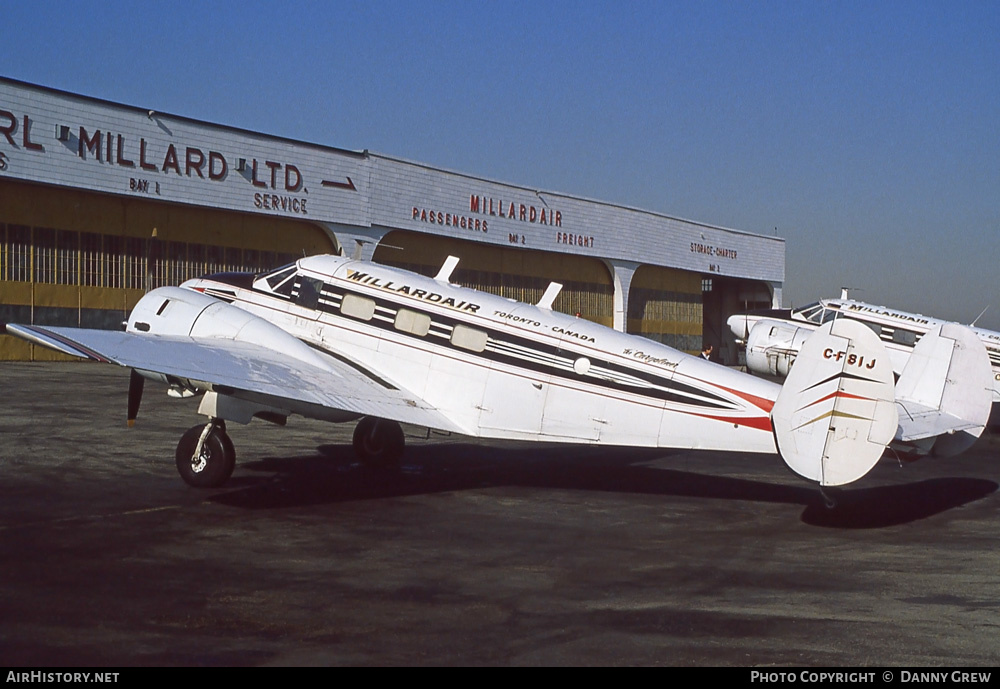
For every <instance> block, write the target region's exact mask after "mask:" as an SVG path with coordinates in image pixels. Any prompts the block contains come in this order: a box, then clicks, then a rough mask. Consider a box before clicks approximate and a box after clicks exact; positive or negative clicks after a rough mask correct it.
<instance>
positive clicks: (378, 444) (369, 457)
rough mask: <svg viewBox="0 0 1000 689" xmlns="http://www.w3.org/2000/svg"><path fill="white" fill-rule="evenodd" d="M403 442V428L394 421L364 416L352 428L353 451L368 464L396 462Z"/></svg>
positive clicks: (401, 451) (380, 464) (376, 464)
mask: <svg viewBox="0 0 1000 689" xmlns="http://www.w3.org/2000/svg"><path fill="white" fill-rule="evenodd" d="M405 444H406V440H405V439H404V438H403V429H402V427H400V425H399V424H398V423H396V422H395V421H387V420H386V419H378V418H375V417H374V416H366V417H365V418H363V419H361V421H359V422H358V425H357V426H355V428H354V452H355V453H357V455H358V458H359V459H360V460H361V461H362V462H364V463H365V464H368V465H370V466H378V467H384V466H388V465H391V464H394V463H396V462H397V461H398V460H399V458H400V457H401V456H402V455H403V447H404V445H405Z"/></svg>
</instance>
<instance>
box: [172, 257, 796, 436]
mask: <svg viewBox="0 0 1000 689" xmlns="http://www.w3.org/2000/svg"><path fill="white" fill-rule="evenodd" d="M286 272H287V274H285V273H281V272H280V271H275V272H273V273H271V274H268V275H265V276H262V277H259V278H258V279H256V280H254V281H253V283H252V284H251V283H249V281H246V282H244V283H240V284H237V283H238V282H239V281H235V280H225V279H224V276H219V277H208V278H202V279H198V280H191V281H188V282H187V283H185V284H184V285H183V287H185V288H187V289H194V290H196V291H199V292H202V293H204V294H207V295H210V296H213V297H216V298H218V299H222V300H224V301H227V302H229V303H231V304H232V305H233V306H237V307H239V308H240V309H243V310H245V311H247V312H249V313H251V314H254V315H256V316H258V317H260V318H262V319H264V320H267V321H269V322H271V323H273V324H275V325H277V326H278V327H280V328H281V329H282V330H284V331H286V332H288V333H289V334H291V335H293V336H294V337H295V338H296V339H298V340H300V341H302V342H305V343H306V344H308V345H310V346H311V347H312V348H314V349H315V350H317V351H319V352H326V353H327V354H328V355H330V356H335V357H337V358H338V359H341V360H344V359H346V360H349V362H350V363H351V365H352V366H354V367H355V368H357V369H358V370H361V371H363V372H364V373H366V374H367V375H369V376H370V377H372V379H374V380H380V381H383V382H384V383H385V384H386V385H391V386H396V387H398V388H401V389H404V390H407V391H409V392H410V393H412V394H413V395H414V396H416V397H418V398H420V399H421V400H423V401H424V402H426V403H427V404H428V405H429V406H431V407H433V408H435V409H437V410H439V411H440V412H441V413H442V414H443V415H445V416H446V417H448V418H449V419H450V420H451V421H452V422H453V423H454V424H455V425H457V426H458V427H460V428H461V429H462V430H463V432H465V433H467V434H468V435H471V436H480V437H493V438H510V439H531V440H550V441H555V442H582V443H601V444H612V445H630V446H649V447H689V448H702V449H720V450H742V451H747V452H768V453H773V452H775V451H776V450H775V443H774V437H773V433H772V429H771V421H770V410H771V407H772V406H773V403H774V400H775V399H776V397H777V395H778V392H779V390H780V387H779V386H778V385H776V384H773V383H770V382H767V381H764V380H761V379H757V378H754V377H752V376H747V375H745V374H743V373H740V372H738V371H734V370H731V369H727V368H725V367H723V366H720V365H718V364H714V363H711V362H709V361H705V360H703V359H699V358H695V357H692V356H689V355H687V354H684V353H682V352H679V351H677V350H674V349H672V348H670V347H667V346H664V345H661V344H658V343H656V342H653V341H650V340H647V339H644V338H641V337H637V336H633V335H627V334H624V333H620V332H617V331H615V330H612V329H610V328H606V327H603V326H600V325H597V324H594V323H591V322H589V321H586V320H583V319H579V318H573V317H571V316H568V315H565V314H561V313H558V312H555V311H552V310H550V309H545V308H539V307H537V306H534V305H530V304H524V303H521V302H516V301H513V300H509V299H504V298H501V297H497V296H494V295H490V294H486V293H483V292H477V291H474V290H471V289H467V288H463V287H460V286H457V285H454V284H450V283H448V282H446V281H444V280H435V279H431V278H427V277H423V276H420V275H417V274H415V273H411V272H408V271H403V270H399V269H394V268H389V267H386V266H381V265H377V264H372V263H367V262H360V261H353V260H349V259H345V258H339V257H335V256H314V257H310V258H304V259H302V260H300V261H298V262H297V264H296V265H295V267H294V268H293V267H289V268H288V269H287V271H286Z"/></svg>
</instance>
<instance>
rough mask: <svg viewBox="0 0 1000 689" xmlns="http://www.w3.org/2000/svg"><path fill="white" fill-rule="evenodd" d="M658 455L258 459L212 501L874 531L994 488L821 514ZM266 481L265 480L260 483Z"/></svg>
mask: <svg viewBox="0 0 1000 689" xmlns="http://www.w3.org/2000/svg"><path fill="white" fill-rule="evenodd" d="M664 457H669V454H665V453H664V451H663V450H636V449H634V448H580V447H578V446H577V447H567V446H545V447H541V448H540V447H538V446H537V445H531V446H526V447H519V448H516V449H511V448H502V447H486V446H482V445H475V444H466V443H444V444H440V445H433V444H431V445H418V446H410V447H409V448H407V452H406V456H405V458H404V461H403V463H402V464H401V465H399V466H398V467H393V468H386V469H374V468H370V467H366V466H364V465H362V464H360V463H359V462H358V461H357V460H356V458H355V456H354V452H353V449H352V448H351V446H349V445H322V446H320V447H319V448H317V454H314V455H308V456H296V457H285V458H277V457H267V458H265V459H263V460H260V461H256V462H250V463H244V464H241V467H242V468H244V469H248V470H250V471H253V472H259V473H260V474H261V475H260V476H250V477H246V476H244V477H237V478H234V479H232V480H231V481H230V482H229V484H228V485H227V488H226V489H225V491H224V492H220V493H219V494H217V495H214V496H212V497H210V498H209V500H211V501H213V502H218V503H221V504H226V505H230V506H234V507H240V508H244V509H250V510H267V509H282V508H289V507H302V506H308V505H321V504H333V503H338V502H349V501H359V500H377V499H384V498H394V497H404V496H408V495H427V494H433V493H444V492H450V491H462V490H470V489H482V488H495V487H505V486H506V487H521V488H548V489H558V490H578V491H593V492H616V493H631V494H636V495H660V496H664V497H671V496H673V497H691V498H707V499H722V500H744V501H751V502H764V503H782V504H789V505H802V506H803V507H804V510H803V512H802V515H801V519H802V521H803V522H804V523H805V524H808V525H810V526H818V527H825V528H833V529H877V528H884V527H889V526H896V525H900V524H906V523H909V522H913V521H917V520H921V519H927V518H928V517H932V516H934V515H937V514H941V513H943V512H946V511H948V510H951V509H954V508H957V507H961V506H962V505H965V504H967V503H970V502H974V501H976V500H980V499H982V498H984V497H986V496H988V495H990V494H992V493H994V492H996V491H997V489H998V488H1000V485H998V484H997V483H995V482H994V481H988V480H985V479H976V478H961V477H956V478H934V479H926V480H921V481H915V482H912V483H904V484H898V485H888V486H875V487H866V488H852V489H847V490H837V491H836V492H833V493H831V491H827V492H828V494H830V495H831V496H832V497H834V498H835V501H836V506H835V507H833V508H830V507H827V505H826V500H825V499H824V497H823V495H822V494H821V493H820V492H819V490H818V489H816V488H813V487H810V486H807V485H803V486H789V485H782V484H779V483H767V482H763V481H755V480H749V479H740V478H732V477H725V476H714V475H708V474H701V473H695V472H691V471H680V470H676V469H668V468H661V467H656V466H646V465H644V464H643V463H644V462H651V461H652V460H654V459H662V458H664ZM265 474H266V475H265Z"/></svg>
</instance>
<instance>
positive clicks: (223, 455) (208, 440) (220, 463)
mask: <svg viewBox="0 0 1000 689" xmlns="http://www.w3.org/2000/svg"><path fill="white" fill-rule="evenodd" d="M176 456H177V471H179V472H180V475H181V478H182V479H184V482H185V483H187V484H188V485H190V486H194V487H195V488H218V487H219V486H221V485H222V484H224V483H225V482H226V481H228V480H229V477H230V476H232V475H233V468H234V467H235V466H236V448H235V447H233V441H232V440H230V439H229V436H228V435H227V434H226V422H225V421H223V420H222V419H212V420H211V421H209V422H208V423H207V424H205V425H198V426H193V427H191V428H190V429H188V431H187V433H185V434H184V435H183V436H181V441H180V442H179V443H177V455H176Z"/></svg>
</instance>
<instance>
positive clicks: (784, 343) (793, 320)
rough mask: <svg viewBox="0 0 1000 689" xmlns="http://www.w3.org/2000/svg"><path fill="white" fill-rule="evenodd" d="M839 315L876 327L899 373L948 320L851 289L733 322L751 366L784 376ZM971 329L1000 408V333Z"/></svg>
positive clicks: (731, 325)
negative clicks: (870, 300) (880, 302)
mask: <svg viewBox="0 0 1000 689" xmlns="http://www.w3.org/2000/svg"><path fill="white" fill-rule="evenodd" d="M838 318H850V319H852V320H855V321H859V322H861V323H864V324H865V325H866V326H868V327H869V328H871V330H872V331H873V332H874V333H875V334H876V335H878V336H879V339H881V340H882V343H883V345H884V346H885V348H886V351H887V352H888V353H889V360H890V361H891V362H892V368H893V371H895V372H896V374H897V375H898V374H901V373H902V372H903V370H904V369H905V368H906V364H907V362H908V361H909V360H910V355H911V354H912V352H913V351H914V346H915V345H916V344H917V343H918V342H919V341H920V339H921V338H923V337H924V336H925V335H926V334H927V333H928V332H929V331H931V330H933V329H935V328H938V327H940V326H943V325H945V324H946V323H947V321H942V320H938V319H936V318H931V317H929V316H923V315H921V314H919V313H907V312H906V311H900V310H898V309H890V308H886V307H885V306H877V305H875V304H866V303H865V302H861V301H856V300H853V299H848V298H847V290H844V294H843V295H842V296H841V298H840V299H821V300H820V301H818V302H814V303H812V304H807V305H805V306H802V307H800V308H797V309H775V310H766V311H754V312H751V313H746V314H736V315H733V316H730V317H729V320H728V321H727V323H728V325H729V329H730V330H731V331H732V332H733V335H735V336H736V339H737V341H739V342H742V343H744V344H745V345H746V363H747V369H748V370H750V371H752V372H753V373H757V374H759V375H765V376H775V377H783V376H786V375H788V371H789V370H790V369H791V367H792V364H793V363H794V362H795V358H796V357H797V356H798V352H799V349H800V348H801V346H802V343H803V342H805V341H806V340H807V339H808V338H809V337H810V336H811V335H812V333H813V332H814V331H815V330H816V329H817V328H819V327H820V326H821V325H823V324H824V323H829V322H830V321H833V320H836V319H838ZM970 330H971V331H972V332H973V333H975V335H976V336H977V337H978V338H979V339H980V340H981V341H982V342H983V345H984V346H985V347H986V353H987V355H988V356H989V360H990V365H991V367H992V378H993V382H992V388H993V404H994V405H996V407H1000V333H998V332H994V331H992V330H985V329H983V328H975V327H971V326H970ZM994 415H997V410H996V408H995V410H994Z"/></svg>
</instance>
